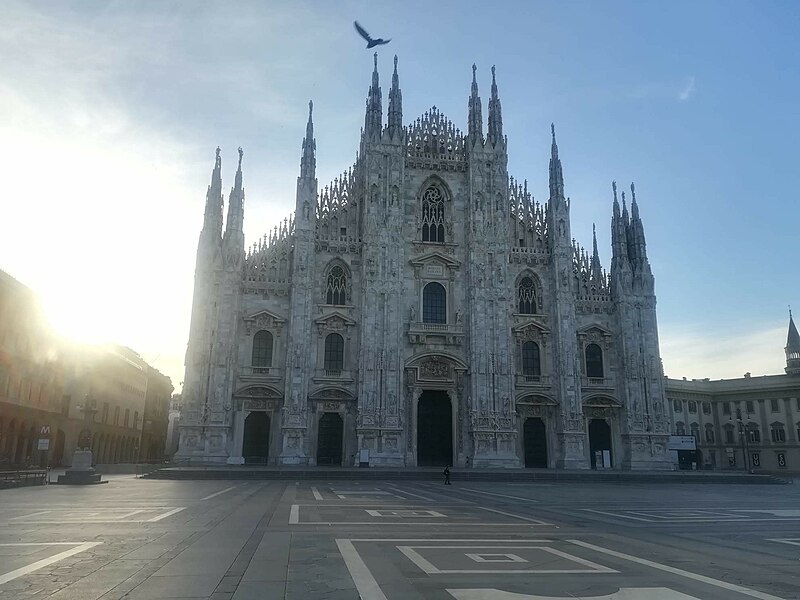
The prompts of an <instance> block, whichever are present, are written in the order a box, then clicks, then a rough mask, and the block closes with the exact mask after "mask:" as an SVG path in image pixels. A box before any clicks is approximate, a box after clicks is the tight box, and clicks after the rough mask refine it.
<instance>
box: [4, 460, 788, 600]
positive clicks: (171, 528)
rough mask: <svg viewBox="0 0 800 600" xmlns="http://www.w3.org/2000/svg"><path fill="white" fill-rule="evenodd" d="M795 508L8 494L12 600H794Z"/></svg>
mask: <svg viewBox="0 0 800 600" xmlns="http://www.w3.org/2000/svg"><path fill="white" fill-rule="evenodd" d="M71 501H75V502H77V503H78V504H77V506H71V505H70V502H71ZM799 506H800V488H799V487H797V486H779V487H774V486H765V487H762V486H751V485H740V486H736V485H731V486H708V485H702V484H695V485H680V486H675V487H670V486H664V485H652V484H649V483H646V482H636V483H631V484H629V485H621V484H618V483H613V484H604V483H597V482H595V483H593V484H592V485H583V484H581V483H564V482H513V481H512V482H491V483H481V482H454V485H453V486H448V487H445V486H442V485H441V484H440V483H438V482H434V481H359V480H353V481H342V480H338V479H334V480H330V481H328V480H319V481H303V480H298V481H217V482H214V481H161V480H138V479H135V478H132V477H124V476H120V477H112V478H111V482H110V484H109V485H107V486H102V487H95V488H93V489H92V490H91V491H86V490H84V491H80V492H78V493H64V492H63V491H62V489H60V488H56V487H55V486H54V487H53V488H46V487H45V488H24V489H15V490H6V491H2V492H0V581H4V580H3V579H2V578H3V577H6V579H7V580H6V581H4V582H3V583H0V600H8V599H16V598H20V599H28V598H33V599H37V600H38V599H39V598H55V599H58V600H68V599H73V598H79V599H81V600H84V599H86V600H123V599H131V600H154V599H156V598H203V599H204V600H247V599H250V598H253V599H255V598H258V599H259V600H261V599H265V598H266V599H268V600H272V599H276V600H277V599H281V600H287V599H290V600H319V599H331V598H333V599H342V600H344V599H348V600H350V599H355V598H358V597H359V596H360V597H362V598H364V599H365V600H400V599H402V600H415V599H420V600H421V599H426V600H427V599H438V600H445V599H446V600H454V599H457V600H541V599H545V600H550V599H551V598H556V599H561V598H597V597H605V598H606V600H634V599H635V600H687V599H691V598H694V599H699V600H745V599H750V598H761V600H775V599H781V598H782V599H787V600H788V599H789V598H800V568H798V566H797V565H798V564H800V518H798V517H795V516H794V515H795V512H797V511H798V507H799ZM168 507H183V508H182V509H181V510H180V511H178V512H173V513H172V514H169V515H167V516H165V517H164V518H162V519H159V520H157V521H150V519H151V518H152V516H151V515H156V516H157V515H160V514H164V513H166V512H168V510H167V508H168ZM293 507H297V509H293ZM145 508H146V509H147V511H146V512H141V513H136V514H133V515H131V514H130V513H132V512H133V511H135V510H143V509H145ZM170 510H171V509H170ZM45 511H50V512H49V513H47V514H50V515H53V514H59V515H65V517H64V522H63V523H58V522H53V523H50V522H46V523H42V522H40V518H41V517H42V516H44V515H42V513H45ZM293 513H294V514H295V516H296V517H297V518H296V519H293ZM98 514H105V515H108V514H115V515H117V517H118V518H117V519H116V520H112V521H111V522H109V519H105V518H104V519H98V518H97V515H98ZM31 515H33V516H31ZM119 515H128V516H125V517H119ZM139 515H143V516H146V517H147V518H146V519H145V518H137V517H138V516H139ZM20 516H22V517H23V518H18V517H20ZM631 516H635V517H638V518H637V519H631V518H629V517H631ZM98 521H100V522H98ZM358 523H363V524H358ZM793 540H795V541H796V542H797V543H796V544H795V543H792V542H793ZM56 542H61V543H62V545H60V546H59V545H56V544H55V543H56ZM68 542H69V543H71V545H70V544H67V543H68ZM19 543H24V544H44V545H41V546H32V545H31V546H16V548H19V551H14V550H13V548H15V546H8V545H7V546H3V545H2V544H19ZM75 544H90V546H87V547H86V548H85V549H83V550H82V551H81V552H79V553H76V554H73V555H71V556H64V557H63V558H59V559H58V560H56V561H54V562H50V563H48V564H41V565H40V566H37V564H39V561H44V562H47V559H48V557H53V556H56V555H57V554H58V553H59V552H60V551H62V550H63V549H65V548H70V547H76V546H75ZM15 573H16V575H15ZM509 594H510V595H509Z"/></svg>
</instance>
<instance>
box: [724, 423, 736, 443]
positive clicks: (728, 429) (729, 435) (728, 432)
mask: <svg viewBox="0 0 800 600" xmlns="http://www.w3.org/2000/svg"><path fill="white" fill-rule="evenodd" d="M725 443H726V444H734V443H735V441H734V435H733V425H725Z"/></svg>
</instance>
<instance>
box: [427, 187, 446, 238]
mask: <svg viewBox="0 0 800 600" xmlns="http://www.w3.org/2000/svg"><path fill="white" fill-rule="evenodd" d="M422 241H423V242H439V243H442V242H444V195H443V194H442V192H441V190H440V189H439V188H438V187H436V186H434V185H432V186H430V187H429V188H428V189H426V190H425V192H424V193H423V194H422Z"/></svg>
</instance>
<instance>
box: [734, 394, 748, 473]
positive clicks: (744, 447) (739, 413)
mask: <svg viewBox="0 0 800 600" xmlns="http://www.w3.org/2000/svg"><path fill="white" fill-rule="evenodd" d="M736 422H737V423H739V437H740V438H741V440H742V454H743V455H744V466H745V469H747V471H748V472H751V469H750V456H749V450H750V449H749V447H748V444H747V434H748V431H747V427H746V426H745V422H744V419H743V418H742V409H741V408H737V409H736ZM747 422H748V424H749V423H750V413H747Z"/></svg>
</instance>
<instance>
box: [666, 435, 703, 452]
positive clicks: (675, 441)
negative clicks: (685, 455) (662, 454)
mask: <svg viewBox="0 0 800 600" xmlns="http://www.w3.org/2000/svg"><path fill="white" fill-rule="evenodd" d="M667 450H697V445H696V444H695V441H694V436H693V435H671V436H669V441H668V442H667Z"/></svg>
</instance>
